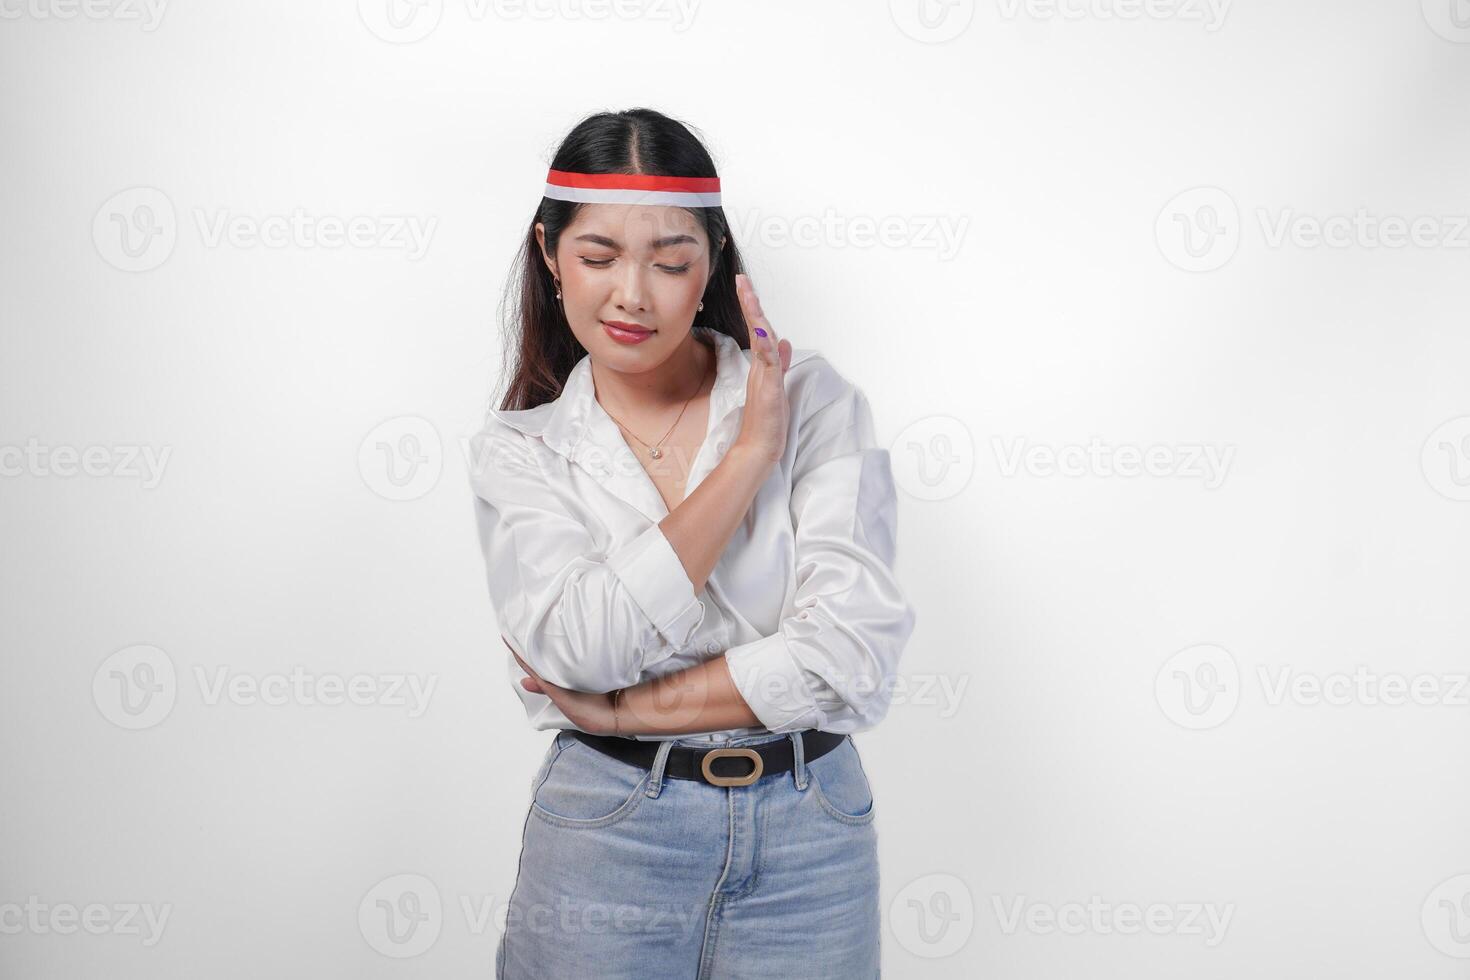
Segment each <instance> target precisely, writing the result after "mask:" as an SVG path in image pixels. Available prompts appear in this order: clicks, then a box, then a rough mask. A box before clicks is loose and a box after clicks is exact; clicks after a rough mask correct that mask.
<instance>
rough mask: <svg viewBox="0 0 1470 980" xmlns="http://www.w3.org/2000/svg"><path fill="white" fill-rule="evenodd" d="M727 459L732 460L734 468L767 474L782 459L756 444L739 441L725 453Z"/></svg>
mask: <svg viewBox="0 0 1470 980" xmlns="http://www.w3.org/2000/svg"><path fill="white" fill-rule="evenodd" d="M725 459H726V460H730V461H731V465H733V466H736V467H739V468H742V469H745V470H749V471H751V472H757V473H761V474H765V473H769V472H770V470H771V468H772V467H773V466H775V465H776V464H777V463H778V462H780V460H781V457H780V455H779V454H772V453H771V452H770V450H767V449H763V448H762V447H760V446H757V445H755V444H754V443H751V442H742V441H741V440H739V439H737V440H735V444H734V445H732V446H731V447H730V449H729V451H728V452H726V453H725ZM722 462H723V460H722Z"/></svg>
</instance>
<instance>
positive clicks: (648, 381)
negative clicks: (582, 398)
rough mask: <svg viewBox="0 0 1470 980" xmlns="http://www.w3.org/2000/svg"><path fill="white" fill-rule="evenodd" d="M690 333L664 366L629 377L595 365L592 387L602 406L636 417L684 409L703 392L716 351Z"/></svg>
mask: <svg viewBox="0 0 1470 980" xmlns="http://www.w3.org/2000/svg"><path fill="white" fill-rule="evenodd" d="M696 332H697V331H694V330H691V331H690V332H689V336H687V337H685V338H684V343H682V344H680V345H679V347H678V349H677V350H675V351H674V353H673V354H671V355H669V357H668V358H666V359H665V360H664V362H663V363H662V364H659V365H658V366H657V367H654V368H650V369H649V370H647V371H640V372H638V373H636V374H628V373H625V372H622V371H617V370H614V369H612V368H609V367H606V366H604V365H602V364H599V363H597V362H596V361H593V362H592V386H593V391H594V394H595V395H596V398H597V400H598V402H599V403H601V404H602V405H603V406H604V407H609V408H612V410H613V411H615V412H620V413H624V414H636V413H640V412H658V411H661V410H663V409H667V408H670V407H675V408H677V407H679V406H682V405H683V404H684V403H685V402H687V401H689V399H690V398H691V397H693V396H694V395H695V394H697V393H698V392H699V391H701V390H702V389H703V388H704V384H705V382H706V380H707V379H708V376H709V374H710V372H711V370H712V363H713V361H714V359H715V350H714V348H713V347H712V346H710V345H708V344H706V343H704V342H703V341H700V340H699V339H697V338H696V337H695V333H696Z"/></svg>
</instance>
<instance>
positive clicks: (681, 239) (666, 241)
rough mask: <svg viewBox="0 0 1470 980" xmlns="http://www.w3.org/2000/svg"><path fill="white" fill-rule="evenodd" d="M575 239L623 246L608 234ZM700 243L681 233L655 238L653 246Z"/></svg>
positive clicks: (607, 246) (609, 246)
mask: <svg viewBox="0 0 1470 980" xmlns="http://www.w3.org/2000/svg"><path fill="white" fill-rule="evenodd" d="M574 241H579V242H591V243H592V244H594V245H601V246H603V247H604V248H618V249H620V248H621V246H620V245H618V243H617V242H615V241H613V240H612V239H611V238H608V237H607V236H606V235H592V234H587V235H578V236H577V237H576V238H575V239H574ZM698 244H699V240H698V239H696V238H695V237H694V236H693V235H682V234H681V235H665V236H664V237H663V238H655V239H654V240H653V247H654V248H655V249H660V248H669V247H671V246H673V245H698Z"/></svg>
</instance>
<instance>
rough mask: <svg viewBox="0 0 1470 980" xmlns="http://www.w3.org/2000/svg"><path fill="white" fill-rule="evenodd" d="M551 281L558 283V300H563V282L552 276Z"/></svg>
mask: <svg viewBox="0 0 1470 980" xmlns="http://www.w3.org/2000/svg"><path fill="white" fill-rule="evenodd" d="M551 281H552V282H554V283H556V298H557V299H561V280H560V279H558V278H556V276H552V277H551Z"/></svg>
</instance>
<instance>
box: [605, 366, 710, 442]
mask: <svg viewBox="0 0 1470 980" xmlns="http://www.w3.org/2000/svg"><path fill="white" fill-rule="evenodd" d="M711 360H713V358H711ZM708 376H709V370H708V369H706V370H705V372H704V374H702V375H700V377H699V384H698V385H697V386H696V387H695V389H694V395H697V394H699V392H700V389H702V388H703V387H704V379H705V378H706V377H708ZM694 395H690V396H689V397H688V398H686V399H684V408H681V409H679V415H678V417H677V418H675V419H674V424H673V425H671V426H669V431H668V432H665V433H664V438H663V439H660V440H659V441H658V442H657V443H655V444H654V445H652V446H648V443H646V442H643V440H642V439H638V433H636V432H634V431H633V430H632V429H630V428H628V427H627V426H626V425H623V423H622V422H621V421H619V420H618V417H617V416H615V415H613V413H612V412H607V406H606V405H604V406H603V407H602V410H603V411H604V412H607V414H608V416H609V417H611V418H612V420H613V421H614V422H617V423H618V426H619V427H620V428H621V429H622V430H623V431H624V432H626V433H628V435H630V436H632V437H633V438H634V439H638V441H639V442H643V445H645V446H648V455H649V456H650V457H652V458H653V459H662V458H663V455H664V451H663V450H662V449H660V448H659V446H662V445H663V444H664V439H667V438H668V437H669V434H670V433H672V432H673V431H674V429H675V428H677V427H678V425H679V419H682V418H683V417H684V411H685V409H687V408H688V407H689V403H690V402H692V401H694Z"/></svg>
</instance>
